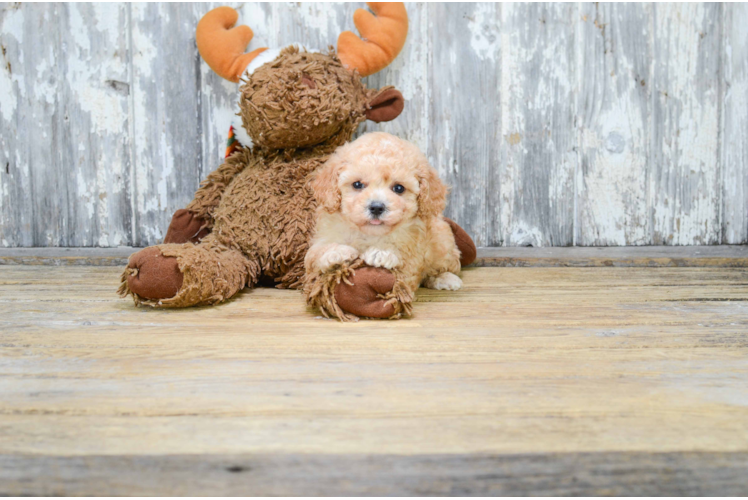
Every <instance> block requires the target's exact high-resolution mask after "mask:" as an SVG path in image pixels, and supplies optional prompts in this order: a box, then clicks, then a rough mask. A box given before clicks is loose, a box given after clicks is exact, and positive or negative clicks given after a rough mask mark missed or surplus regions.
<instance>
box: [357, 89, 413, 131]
mask: <svg viewBox="0 0 748 500" xmlns="http://www.w3.org/2000/svg"><path fill="white" fill-rule="evenodd" d="M404 107H405V99H404V98H403V95H402V94H401V93H400V91H399V90H397V89H395V88H394V87H385V88H383V89H382V90H380V91H379V92H378V93H377V94H376V95H375V96H374V98H373V99H372V100H371V101H369V103H368V105H367V109H366V118H368V119H369V120H371V121H373V122H376V123H380V122H388V121H390V120H394V119H395V118H397V117H398V116H400V113H402V112H403V108H404Z"/></svg>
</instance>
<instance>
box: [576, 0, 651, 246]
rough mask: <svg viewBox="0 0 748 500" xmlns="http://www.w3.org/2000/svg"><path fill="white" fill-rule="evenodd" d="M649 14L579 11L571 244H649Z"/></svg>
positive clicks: (610, 7)
mask: <svg viewBox="0 0 748 500" xmlns="http://www.w3.org/2000/svg"><path fill="white" fill-rule="evenodd" d="M651 16H652V5H651V4H640V3H626V4H615V3H599V4H592V3H585V4H582V5H581V6H580V12H579V15H578V16H577V20H576V22H577V30H578V34H577V36H578V42H579V43H577V51H578V52H577V60H578V61H580V65H581V66H580V71H578V72H577V85H578V88H579V94H578V97H577V127H578V129H579V165H578V170H577V176H576V185H577V204H576V205H577V218H576V222H577V223H576V227H575V233H576V244H577V245H592V246H606V245H621V244H626V245H646V244H648V243H650V224H649V222H650V221H649V217H648V216H647V214H648V212H649V211H648V205H647V165H648V163H647V162H648V158H649V151H650V142H649V133H650V127H651V119H650V118H651V108H652V106H651V93H650V88H651V86H652V82H651V79H650V64H651V61H652V44H651V26H650V25H649V23H648V20H649V19H651Z"/></svg>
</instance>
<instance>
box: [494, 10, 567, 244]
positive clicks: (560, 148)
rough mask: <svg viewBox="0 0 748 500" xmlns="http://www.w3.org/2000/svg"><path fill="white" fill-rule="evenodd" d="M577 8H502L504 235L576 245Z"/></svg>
mask: <svg viewBox="0 0 748 500" xmlns="http://www.w3.org/2000/svg"><path fill="white" fill-rule="evenodd" d="M576 16H577V9H576V5H575V4H537V3H536V4H506V5H502V7H501V49H502V57H501V117H502V120H501V135H502V138H501V139H502V140H501V148H502V149H501V151H502V165H501V171H500V174H499V180H500V183H501V233H502V240H503V244H504V245H507V246H568V245H571V244H572V243H573V223H574V173H575V172H576V164H577V153H576V146H577V145H576V134H575V132H574V113H575V112H574V102H575V96H574V93H573V88H574V83H575V78H574V74H575V73H574V68H575V66H576V61H575V46H574V42H575V27H576V25H577V23H576Z"/></svg>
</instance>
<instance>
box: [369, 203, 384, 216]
mask: <svg viewBox="0 0 748 500" xmlns="http://www.w3.org/2000/svg"><path fill="white" fill-rule="evenodd" d="M386 210H387V206H386V205H385V204H384V203H382V202H381V201H372V202H371V203H369V213H370V214H371V216H372V217H374V218H379V217H381V215H382V214H383V213H384V212H385V211H386Z"/></svg>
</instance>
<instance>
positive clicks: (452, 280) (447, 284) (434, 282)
mask: <svg viewBox="0 0 748 500" xmlns="http://www.w3.org/2000/svg"><path fill="white" fill-rule="evenodd" d="M423 286H425V287H426V288H431V289H433V290H459V289H460V288H462V280H461V279H460V277H459V276H457V275H456V274H452V273H441V274H440V275H439V276H429V277H428V278H426V281H425V282H424V283H423Z"/></svg>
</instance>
